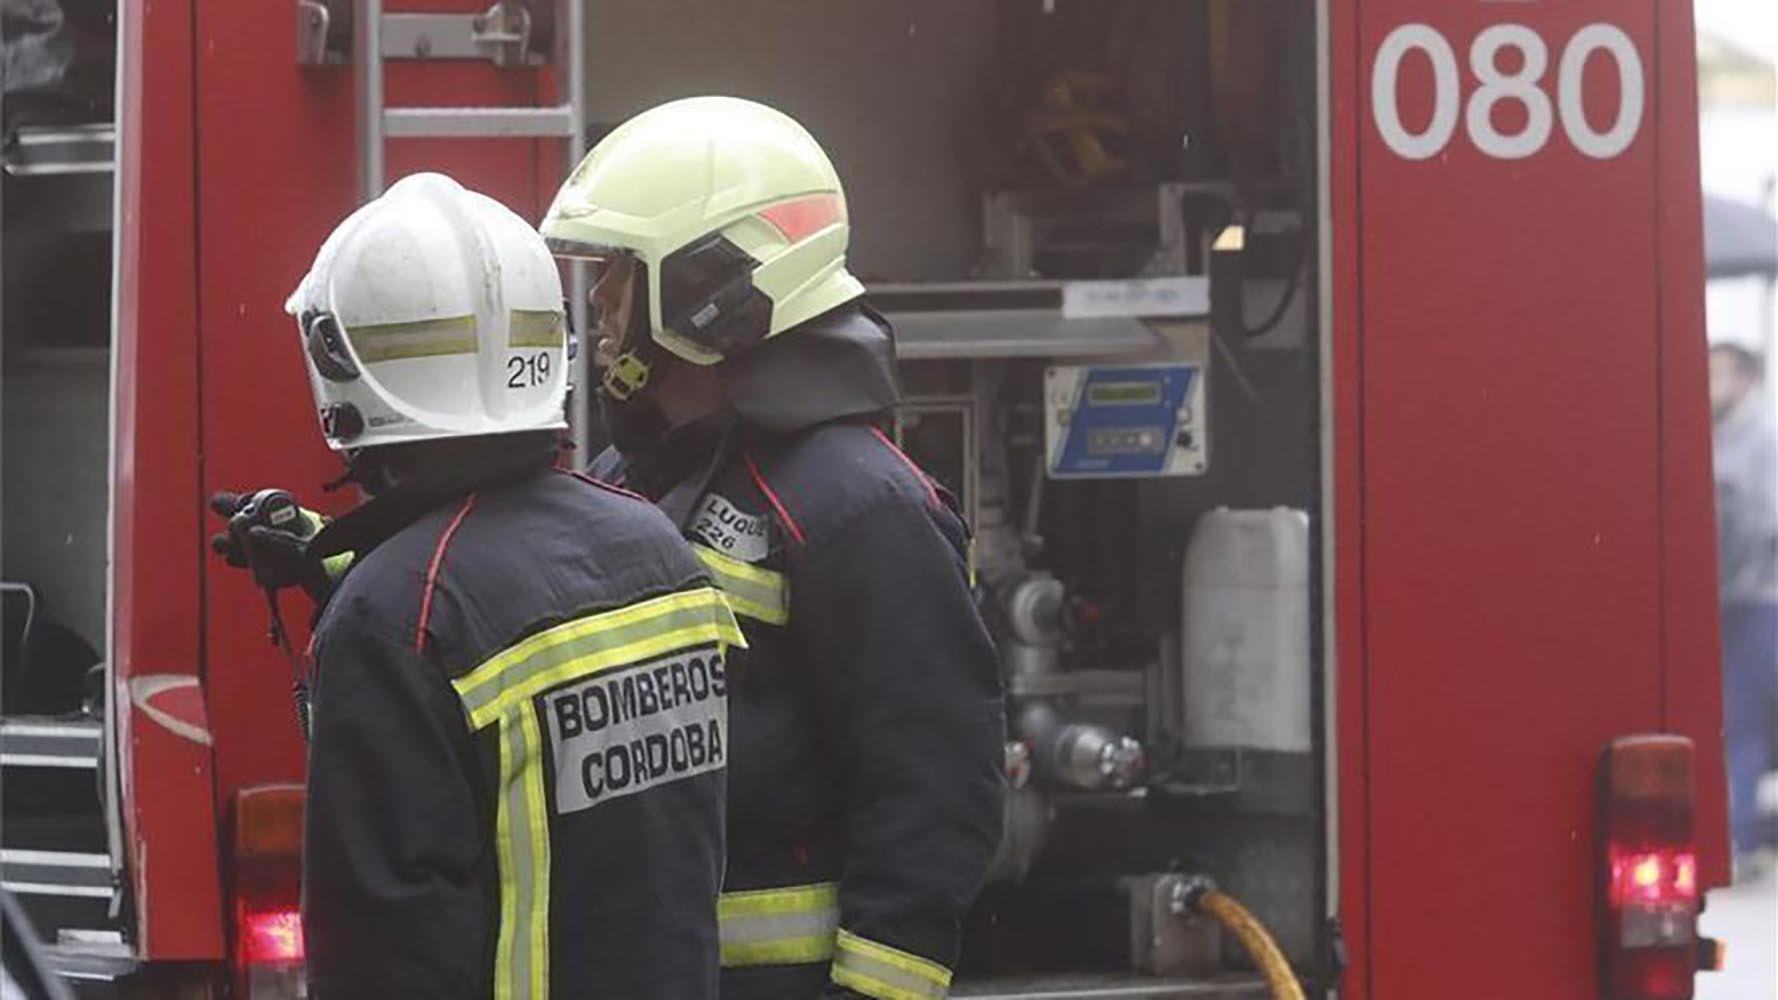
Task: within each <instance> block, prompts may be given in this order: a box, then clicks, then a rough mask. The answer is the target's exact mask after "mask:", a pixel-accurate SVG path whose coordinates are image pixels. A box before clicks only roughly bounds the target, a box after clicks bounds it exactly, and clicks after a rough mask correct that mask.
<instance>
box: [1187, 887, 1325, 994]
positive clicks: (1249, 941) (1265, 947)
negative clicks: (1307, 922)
mask: <svg viewBox="0 0 1778 1000" xmlns="http://www.w3.org/2000/svg"><path fill="white" fill-rule="evenodd" d="M1192 907H1193V908H1194V909H1196V910H1197V911H1198V912H1200V913H1206V914H1209V915H1210V916H1212V917H1214V918H1216V922H1217V923H1219V924H1221V925H1223V926H1224V927H1226V928H1228V930H1229V933H1231V934H1233V935H1235V936H1236V937H1238V938H1240V939H1241V944H1242V946H1243V947H1245V948H1246V949H1247V954H1249V955H1251V956H1253V962H1254V964H1255V965H1258V966H1259V971H1260V972H1261V973H1263V974H1264V975H1265V977H1266V985H1267V986H1268V987H1270V988H1271V991H1272V997H1273V1000H1303V988H1302V987H1301V986H1298V985H1297V981H1296V973H1294V972H1292V971H1291V969H1290V963H1289V962H1288V961H1286V960H1285V958H1284V953H1283V952H1281V951H1279V950H1278V945H1277V943H1276V942H1275V941H1273V940H1272V935H1270V934H1268V933H1266V928H1265V926H1264V925H1263V924H1261V923H1260V922H1259V920H1258V919H1256V918H1255V917H1254V915H1253V914H1251V913H1249V912H1247V907H1245V906H1242V905H1241V904H1240V903H1237V902H1235V901H1234V899H1233V898H1231V897H1229V896H1225V895H1223V894H1222V893H1220V892H1218V891H1216V890H1215V889H1209V890H1206V891H1205V892H1202V893H1199V894H1197V896H1196V898H1195V899H1193V901H1192Z"/></svg>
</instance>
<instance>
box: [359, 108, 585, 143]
mask: <svg viewBox="0 0 1778 1000" xmlns="http://www.w3.org/2000/svg"><path fill="white" fill-rule="evenodd" d="M383 130H384V133H385V134H386V135H387V136H388V137H389V138H391V139H478V138H487V139H494V138H500V139H534V138H550V137H567V136H569V135H571V134H573V131H574V110H573V108H571V107H569V106H568V105H560V106H558V107H553V108H386V109H384V111H383Z"/></svg>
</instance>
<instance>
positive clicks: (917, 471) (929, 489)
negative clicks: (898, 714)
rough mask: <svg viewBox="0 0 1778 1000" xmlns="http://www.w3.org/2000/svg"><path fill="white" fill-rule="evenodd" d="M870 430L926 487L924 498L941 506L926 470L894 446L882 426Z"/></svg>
mask: <svg viewBox="0 0 1778 1000" xmlns="http://www.w3.org/2000/svg"><path fill="white" fill-rule="evenodd" d="M870 432H871V433H872V434H875V435H876V436H877V440H878V441H881V442H883V447H885V448H888V449H889V450H890V451H892V452H894V453H895V457H896V458H899V459H901V462H902V464H903V465H905V466H907V467H908V468H909V469H911V470H913V473H914V475H915V476H916V477H917V478H918V479H919V480H920V485H921V486H924V487H926V499H928V500H930V501H932V506H934V507H943V506H944V501H943V500H940V499H939V497H938V487H936V486H934V485H932V477H931V476H928V475H927V474H926V470H925V469H922V468H920V467H919V466H918V465H916V464H915V463H914V460H913V459H911V458H909V457H908V455H907V452H905V451H902V450H901V449H900V448H898V447H896V446H895V442H894V441H891V440H889V435H887V434H884V433H883V431H882V428H879V427H872V428H871V429H870Z"/></svg>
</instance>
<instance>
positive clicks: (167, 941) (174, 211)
mask: <svg viewBox="0 0 1778 1000" xmlns="http://www.w3.org/2000/svg"><path fill="white" fill-rule="evenodd" d="M120 12H121V15H122V16H121V18H120V22H121V23H120V30H121V32H122V44H121V45H120V49H121V51H122V52H123V53H124V54H125V55H124V60H123V69H122V72H123V87H122V93H123V104H122V106H121V107H120V108H119V109H118V122H119V150H120V159H119V171H120V177H119V187H118V193H119V224H118V227H117V235H118V239H119V241H120V245H119V257H118V261H119V269H118V301H117V316H118V324H117V342H116V351H117V397H116V410H115V420H116V429H117V436H116V467H115V469H114V470H113V471H114V475H115V484H116V492H115V495H114V500H115V504H114V507H113V526H114V530H115V547H114V553H113V562H112V593H113V599H114V607H115V610H116V617H115V620H114V623H113V635H112V663H113V666H114V668H115V673H114V679H115V682H116V683H115V684H114V686H113V688H112V692H111V697H112V702H113V704H114V706H115V710H116V712H117V718H118V751H119V761H118V766H119V774H120V777H121V781H122V784H123V796H122V799H123V803H124V833H125V840H126V855H127V856H126V863H127V864H128V866H129V874H130V877H131V880H132V889H133V890H134V891H133V899H132V902H133V904H134V906H135V909H136V914H135V915H136V919H135V922H134V923H135V927H136V945H137V950H138V952H139V953H140V954H141V955H142V956H144V957H147V958H153V959H204V958H216V957H219V956H221V954H222V929H221V921H222V904H221V896H220V889H219V883H218V876H217V865H216V822H215V817H216V814H215V812H214V811H213V809H212V798H211V796H212V787H211V771H210V752H209V747H208V746H206V745H204V744H202V743H201V742H195V741H194V740H192V739H191V738H189V734H188V735H186V736H181V735H179V734H178V733H175V732H174V731H173V730H172V729H170V728H168V727H167V726H166V725H164V724H162V723H161V722H159V721H157V720H156V719H155V718H153V716H152V714H151V713H149V712H145V711H142V710H139V709H138V708H137V706H136V702H135V699H134V695H135V694H136V692H138V691H141V690H143V689H144V688H145V687H149V688H152V687H156V686H159V687H162V688H165V687H166V686H167V685H168V684H169V683H170V684H173V685H177V686H180V687H190V686H191V685H192V684H195V683H196V680H197V675H198V672H199V669H200V656H201V652H200V643H201V637H202V634H203V618H202V616H201V615H200V613H199V600H200V595H199V587H200V578H201V565H200V560H201V559H202V558H203V539H204V534H205V533H204V530H203V524H202V516H203V515H202V512H201V509H200V506H199V497H198V490H197V486H198V420H199V416H198V407H197V400H198V367H197V353H198V337H197V323H196V304H195V299H196V291H197V276H196V254H197V249H196V245H195V242H194V237H195V233H194V232H193V228H192V223H193V220H194V218H195V214H196V206H195V203H194V192H193V184H192V166H193V164H192V139H193V130H194V128H195V123H194V121H193V119H192V74H191V70H192V58H191V38H192V35H191V18H192V10H191V5H190V4H189V3H179V2H159V0H157V2H153V3H150V2H148V0H129V2H127V3H125V4H123V5H122V7H121V11H120ZM155 678H159V680H156V679H155ZM200 722H201V720H200ZM199 728H200V729H201V724H200V726H199Z"/></svg>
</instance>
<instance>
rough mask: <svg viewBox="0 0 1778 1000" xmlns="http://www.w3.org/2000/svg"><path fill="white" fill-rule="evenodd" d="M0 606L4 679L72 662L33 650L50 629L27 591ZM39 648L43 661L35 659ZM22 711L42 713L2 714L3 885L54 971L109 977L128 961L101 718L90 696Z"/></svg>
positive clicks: (0, 591) (8, 595)
mask: <svg viewBox="0 0 1778 1000" xmlns="http://www.w3.org/2000/svg"><path fill="white" fill-rule="evenodd" d="M0 600H3V601H4V603H5V613H6V619H7V622H6V632H7V634H6V649H5V652H4V653H0V659H4V660H6V661H7V665H8V674H9V677H8V679H9V680H12V681H18V680H21V679H22V671H23V670H26V669H29V670H32V671H39V672H53V671H55V669H56V668H65V667H70V666H78V664H75V663H70V662H67V661H65V660H64V659H63V658H62V657H61V656H60V655H57V651H55V650H53V649H50V648H48V647H43V648H40V649H38V650H37V651H35V652H33V649H32V647H33V645H34V643H33V635H34V633H36V632H38V631H41V630H42V629H44V628H52V629H53V628H55V627H56V626H55V625H54V624H53V623H46V622H44V621H42V620H41V619H42V616H41V615H40V614H39V613H38V601H37V594H36V591H35V590H34V589H33V588H31V587H30V586H28V585H25V584H21V583H0ZM43 652H48V653H49V658H48V660H47V661H45V662H41V663H37V662H32V661H33V660H34V659H36V658H37V654H38V653H43ZM95 669H97V668H95ZM26 711H35V712H38V713H49V714H25V715H8V716H5V717H0V772H3V774H0V794H3V795H4V803H5V804H4V807H0V813H4V817H5V820H4V823H3V824H0V889H4V890H5V892H6V894H7V895H8V896H10V897H12V898H13V899H14V900H15V901H16V902H17V903H18V904H19V908H18V909H19V911H20V912H22V914H23V915H24V916H25V917H28V918H29V920H30V922H31V925H32V927H31V931H32V932H34V933H35V934H36V935H37V937H38V938H39V939H40V940H41V941H42V943H43V944H44V945H45V952H46V954H45V958H46V959H47V963H48V965H49V967H50V968H51V969H52V970H54V971H55V972H57V973H59V974H61V975H64V976H68V977H70V978H80V979H110V978H113V977H114V976H116V975H119V974H121V973H123V972H127V971H128V970H129V969H130V968H131V967H132V965H133V962H132V961H131V958H130V952H129V948H128V946H127V945H126V944H125V942H124V940H123V936H122V935H121V934H120V933H118V931H117V930H116V921H117V914H118V908H119V907H120V905H121V904H122V898H121V894H120V889H119V887H118V883H117V879H116V874H115V872H116V868H115V866H114V865H113V863H112V853H111V850H110V849H109V845H108V837H109V831H108V830H107V827H106V818H105V817H106V809H107V805H108V801H109V796H108V795H107V793H106V791H105V786H106V778H107V775H106V772H105V753H104V740H105V725H104V722H103V721H101V719H102V716H103V714H104V713H103V711H102V710H101V709H99V708H98V707H96V703H95V700H94V698H93V697H92V696H91V694H90V693H89V696H88V697H87V698H86V699H85V703H84V704H82V705H73V704H68V703H64V702H62V701H60V700H59V698H58V699H57V700H56V702H55V704H54V705H50V706H45V705H43V704H37V705H36V706H35V707H34V708H33V707H27V708H26Z"/></svg>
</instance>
